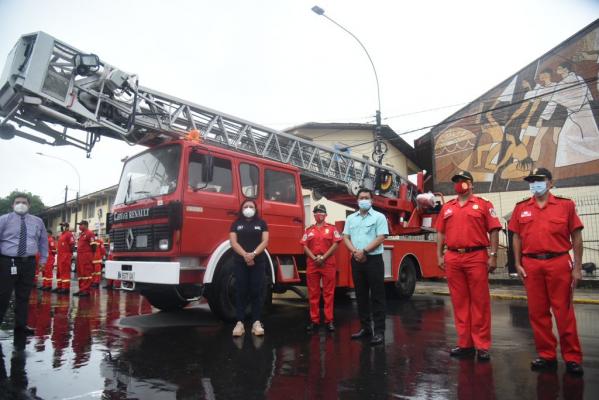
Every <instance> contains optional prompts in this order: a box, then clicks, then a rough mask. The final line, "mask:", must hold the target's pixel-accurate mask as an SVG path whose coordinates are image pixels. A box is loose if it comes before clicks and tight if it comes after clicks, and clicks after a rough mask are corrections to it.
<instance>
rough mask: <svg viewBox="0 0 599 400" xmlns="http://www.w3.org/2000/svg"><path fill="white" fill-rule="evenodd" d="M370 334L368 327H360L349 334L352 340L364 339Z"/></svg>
mask: <svg viewBox="0 0 599 400" xmlns="http://www.w3.org/2000/svg"><path fill="white" fill-rule="evenodd" d="M370 336H372V331H371V330H368V329H360V330H359V331H358V332H356V333H354V334H352V335H351V338H352V340H356V339H364V338H368V337H370Z"/></svg>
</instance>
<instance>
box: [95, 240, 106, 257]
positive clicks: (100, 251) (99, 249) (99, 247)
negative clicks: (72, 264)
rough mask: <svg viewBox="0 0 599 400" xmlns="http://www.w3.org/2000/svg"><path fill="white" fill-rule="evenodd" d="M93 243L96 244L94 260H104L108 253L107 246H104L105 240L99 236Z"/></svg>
mask: <svg viewBox="0 0 599 400" xmlns="http://www.w3.org/2000/svg"><path fill="white" fill-rule="evenodd" d="M92 244H95V245H96V251H95V252H94V260H102V259H103V258H104V256H105V255H106V248H105V247H104V241H103V240H102V239H100V238H97V239H96V241H95V242H94V243H92Z"/></svg>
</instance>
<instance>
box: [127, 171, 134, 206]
mask: <svg viewBox="0 0 599 400" xmlns="http://www.w3.org/2000/svg"><path fill="white" fill-rule="evenodd" d="M131 178H133V175H129V182H127V191H126V192H125V205H129V204H134V203H136V202H137V200H133V201H131V202H128V201H127V199H129V196H130V194H131Z"/></svg>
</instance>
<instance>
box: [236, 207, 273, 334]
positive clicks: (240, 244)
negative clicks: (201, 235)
mask: <svg viewBox="0 0 599 400" xmlns="http://www.w3.org/2000/svg"><path fill="white" fill-rule="evenodd" d="M229 240H230V241H231V247H232V248H233V251H234V252H235V254H234V259H235V269H234V273H235V290H236V299H235V300H236V314H237V324H236V325H235V328H234V329H233V336H236V337H237V336H241V335H243V334H244V333H245V328H244V326H243V321H244V319H245V309H246V308H247V305H248V302H249V303H250V304H251V306H252V333H253V334H254V335H256V336H262V335H264V328H263V327H262V323H261V322H260V315H261V313H262V305H263V302H264V299H263V298H262V292H263V288H264V275H265V274H266V264H267V262H268V260H267V258H266V254H265V253H264V250H265V249H266V246H268V226H267V225H266V222H265V221H264V220H263V219H261V218H260V217H259V216H258V210H257V207H256V202H255V201H254V200H251V199H246V200H245V201H244V202H243V203H241V207H240V209H239V216H238V218H237V220H235V221H234V222H233V224H232V225H231V231H230V233H229Z"/></svg>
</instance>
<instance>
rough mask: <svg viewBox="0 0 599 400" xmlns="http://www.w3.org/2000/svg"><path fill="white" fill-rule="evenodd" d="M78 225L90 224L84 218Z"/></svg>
mask: <svg viewBox="0 0 599 400" xmlns="http://www.w3.org/2000/svg"><path fill="white" fill-rule="evenodd" d="M77 225H89V223H88V222H87V221H86V220H83V221H81V222H78V223H77Z"/></svg>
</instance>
